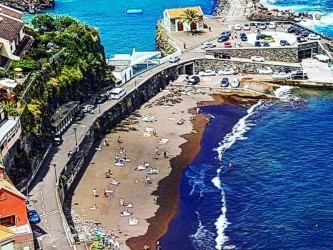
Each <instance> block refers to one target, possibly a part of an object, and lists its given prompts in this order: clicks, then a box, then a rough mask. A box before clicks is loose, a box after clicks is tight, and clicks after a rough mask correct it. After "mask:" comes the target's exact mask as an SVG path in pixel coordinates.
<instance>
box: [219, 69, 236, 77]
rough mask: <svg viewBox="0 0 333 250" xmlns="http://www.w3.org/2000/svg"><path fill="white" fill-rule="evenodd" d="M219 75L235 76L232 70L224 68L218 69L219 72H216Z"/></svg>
mask: <svg viewBox="0 0 333 250" xmlns="http://www.w3.org/2000/svg"><path fill="white" fill-rule="evenodd" d="M217 74H219V75H233V74H235V70H233V69H232V68H226V69H220V70H219V72H217Z"/></svg>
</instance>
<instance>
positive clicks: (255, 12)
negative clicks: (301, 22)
mask: <svg viewBox="0 0 333 250" xmlns="http://www.w3.org/2000/svg"><path fill="white" fill-rule="evenodd" d="M252 1H253V9H252V11H251V13H250V14H249V15H248V16H247V18H248V19H249V20H251V21H293V20H295V18H301V19H303V18H310V19H312V15H311V14H309V13H307V12H299V13H296V12H292V11H291V10H277V9H273V10H268V8H265V7H264V6H263V5H262V4H261V3H260V0H252Z"/></svg>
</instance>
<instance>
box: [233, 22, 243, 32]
mask: <svg viewBox="0 0 333 250" xmlns="http://www.w3.org/2000/svg"><path fill="white" fill-rule="evenodd" d="M234 29H235V30H242V26H241V25H240V24H239V23H236V24H235V27H234Z"/></svg>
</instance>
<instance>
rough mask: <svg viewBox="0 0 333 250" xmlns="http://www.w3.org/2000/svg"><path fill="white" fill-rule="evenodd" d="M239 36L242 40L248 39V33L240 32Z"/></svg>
mask: <svg viewBox="0 0 333 250" xmlns="http://www.w3.org/2000/svg"><path fill="white" fill-rule="evenodd" d="M239 37H240V39H241V40H242V41H247V35H246V34H245V33H240V35H239Z"/></svg>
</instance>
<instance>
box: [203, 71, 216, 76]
mask: <svg viewBox="0 0 333 250" xmlns="http://www.w3.org/2000/svg"><path fill="white" fill-rule="evenodd" d="M215 75H216V72H215V71H214V70H212V69H206V70H205V71H200V72H199V76H215Z"/></svg>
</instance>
